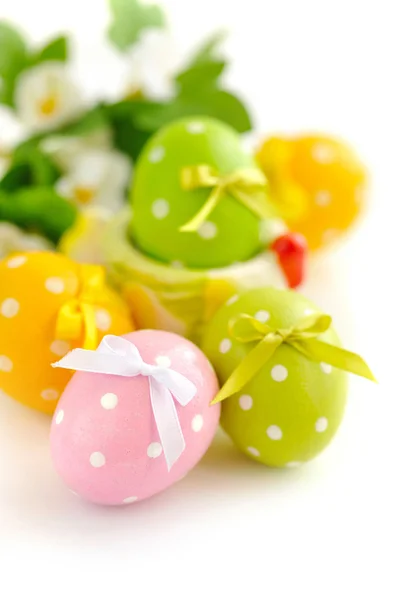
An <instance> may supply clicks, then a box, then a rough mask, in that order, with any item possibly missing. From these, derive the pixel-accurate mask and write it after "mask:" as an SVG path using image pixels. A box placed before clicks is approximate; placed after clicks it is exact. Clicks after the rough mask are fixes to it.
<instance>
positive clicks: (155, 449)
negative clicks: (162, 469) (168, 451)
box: [147, 442, 162, 458]
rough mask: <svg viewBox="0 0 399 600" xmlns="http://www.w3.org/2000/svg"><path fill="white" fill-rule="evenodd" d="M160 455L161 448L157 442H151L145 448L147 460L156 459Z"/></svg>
mask: <svg viewBox="0 0 399 600" xmlns="http://www.w3.org/2000/svg"><path fill="white" fill-rule="evenodd" d="M161 454H162V446H161V444H160V443H159V442H152V444H150V445H149V446H148V448H147V456H148V457H149V458H158V456H161Z"/></svg>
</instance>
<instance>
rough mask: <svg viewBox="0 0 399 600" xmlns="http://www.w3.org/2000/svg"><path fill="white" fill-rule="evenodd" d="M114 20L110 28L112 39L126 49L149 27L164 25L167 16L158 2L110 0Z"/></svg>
mask: <svg viewBox="0 0 399 600" xmlns="http://www.w3.org/2000/svg"><path fill="white" fill-rule="evenodd" d="M110 8H111V13H112V16H113V22H112V23H111V26H110V27H109V30H108V36H109V38H110V40H111V41H112V42H113V43H114V44H115V46H117V47H118V48H119V50H126V49H127V48H129V46H132V45H133V44H134V43H135V42H137V40H138V38H139V36H140V33H141V32H142V31H143V29H147V28H148V27H163V26H164V23H165V17H164V14H163V12H162V9H161V8H160V7H159V6H157V5H156V4H151V5H149V4H142V3H141V2H140V1H139V0H110Z"/></svg>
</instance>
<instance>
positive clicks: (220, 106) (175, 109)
mask: <svg viewBox="0 0 399 600" xmlns="http://www.w3.org/2000/svg"><path fill="white" fill-rule="evenodd" d="M200 115H206V116H209V117H214V118H216V119H220V120H221V121H224V122H225V123H227V124H229V125H231V127H234V129H236V130H237V131H238V132H239V133H244V132H246V131H249V130H250V129H251V128H252V125H251V119H250V116H249V113H248V111H247V109H246V108H245V106H244V104H243V103H242V102H241V100H239V99H238V98H237V97H236V96H233V95H232V94H230V93H229V92H225V91H223V90H217V89H214V90H209V91H207V92H203V93H198V94H197V95H196V96H195V95H193V96H191V95H184V94H181V95H179V96H178V97H177V98H176V99H175V100H173V101H171V102H169V103H167V104H159V103H158V104H157V103H151V102H147V103H141V104H138V106H137V107H136V109H135V110H134V111H133V112H132V116H131V118H132V119H133V121H134V123H135V126H136V127H137V128H138V129H142V130H144V131H157V130H158V129H160V128H161V127H163V126H164V125H166V123H170V122H171V121H174V120H175V119H178V118H180V117H189V116H200Z"/></svg>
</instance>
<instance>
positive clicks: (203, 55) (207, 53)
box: [188, 31, 227, 68]
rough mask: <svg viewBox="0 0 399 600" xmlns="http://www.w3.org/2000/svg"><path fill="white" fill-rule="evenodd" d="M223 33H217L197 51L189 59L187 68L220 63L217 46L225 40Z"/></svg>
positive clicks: (224, 33)
mask: <svg viewBox="0 0 399 600" xmlns="http://www.w3.org/2000/svg"><path fill="white" fill-rule="evenodd" d="M226 35H227V34H226V32H225V31H217V32H216V33H214V34H213V35H212V36H211V37H210V38H208V39H207V40H206V42H205V43H204V44H203V45H202V46H201V47H200V48H199V50H197V52H196V53H195V54H194V56H193V58H192V59H191V61H190V63H189V65H188V68H191V67H195V66H199V65H202V64H204V63H209V62H220V61H221V57H220V55H219V46H220V44H221V43H222V42H224V40H225V39H226Z"/></svg>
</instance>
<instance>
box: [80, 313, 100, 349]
mask: <svg viewBox="0 0 399 600" xmlns="http://www.w3.org/2000/svg"><path fill="white" fill-rule="evenodd" d="M80 309H81V311H82V315H83V323H84V338H83V348H84V349H85V350H95V349H96V348H97V345H98V333H97V324H96V313H95V309H94V306H92V305H91V304H86V303H85V302H84V303H82V304H81V307H80Z"/></svg>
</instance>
